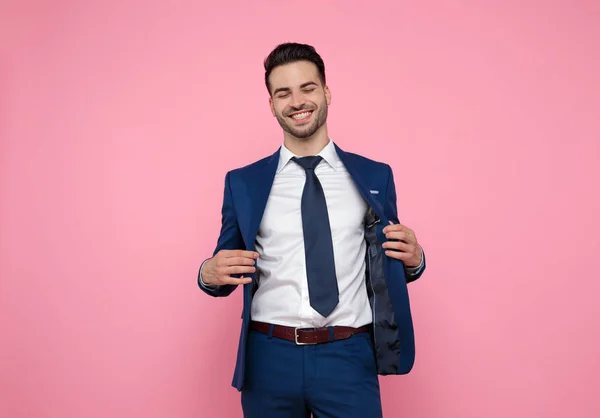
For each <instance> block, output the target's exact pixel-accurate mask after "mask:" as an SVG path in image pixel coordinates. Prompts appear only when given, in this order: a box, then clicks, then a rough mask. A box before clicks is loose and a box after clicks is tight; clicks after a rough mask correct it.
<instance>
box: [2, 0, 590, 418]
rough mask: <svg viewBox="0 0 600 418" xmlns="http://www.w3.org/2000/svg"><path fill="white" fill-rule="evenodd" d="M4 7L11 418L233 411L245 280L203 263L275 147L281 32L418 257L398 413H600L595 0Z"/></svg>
mask: <svg viewBox="0 0 600 418" xmlns="http://www.w3.org/2000/svg"><path fill="white" fill-rule="evenodd" d="M13 3H15V5H9V4H6V2H3V3H2V6H1V7H2V8H1V9H0V53H1V61H0V138H1V142H0V146H1V148H0V187H1V188H0V192H1V195H0V205H1V206H0V340H1V344H0V416H2V417H7V418H31V417H39V418H50V417H57V418H58V417H60V418H80V417H86V418H96V417H146V418H155V417H178V418H185V417H238V416H241V409H240V407H239V395H238V393H237V392H236V391H235V390H234V389H233V388H231V387H230V382H231V374H232V370H233V365H234V361H235V351H236V344H237V339H238V331H239V324H240V318H239V316H240V310H241V293H240V292H236V293H234V295H232V296H231V297H230V298H228V299H219V300H215V299H211V298H209V297H207V296H205V295H204V294H203V293H201V291H200V290H199V289H198V288H197V286H196V272H197V268H198V265H199V263H200V262H201V261H202V260H203V259H204V258H205V257H206V256H207V255H210V254H211V253H212V250H213V247H214V245H215V242H216V238H217V233H218V230H219V222H220V213H219V210H220V205H221V198H222V187H223V178H224V175H225V172H226V171H227V170H228V169H231V168H234V167H237V166H240V165H244V164H246V163H248V162H251V161H254V160H256V159H259V158H262V157H263V156H265V155H267V154H270V153H272V152H273V151H274V150H275V148H276V147H277V146H278V145H279V144H280V142H281V134H280V129H279V127H278V125H277V123H276V121H275V120H274V119H273V118H272V117H271V116H270V113H269V110H268V103H267V96H266V91H265V88H264V86H263V79H262V77H263V70H262V67H261V64H262V59H263V58H264V57H265V56H266V54H267V53H268V52H269V50H270V49H271V48H272V47H274V46H275V44H277V43H278V42H282V41H287V40H295V41H302V42H308V43H313V44H314V45H316V47H317V48H318V50H319V51H320V52H321V53H322V55H323V57H324V59H325V61H326V65H327V70H328V77H329V84H330V86H331V90H332V94H333V103H332V107H331V109H330V128H331V135H332V137H333V138H334V140H336V141H337V142H338V143H339V144H340V145H341V146H342V147H343V148H346V149H349V150H352V151H355V152H359V153H363V154H365V155H367V156H369V157H371V158H374V159H378V160H384V161H387V162H388V163H390V164H391V165H392V167H393V168H394V170H395V173H396V179H397V180H396V183H397V189H398V190H397V191H398V196H399V202H398V205H399V210H400V217H401V220H403V221H404V222H405V223H406V224H407V225H408V226H410V227H411V228H413V229H415V230H416V231H417V233H418V237H419V239H420V241H421V242H422V244H423V246H424V247H425V249H426V251H427V254H428V260H429V269H428V271H427V273H426V274H425V276H424V277H423V278H422V279H421V280H420V281H419V282H417V283H414V284H412V285H411V286H410V290H411V296H412V304H413V310H414V318H415V326H416V333H417V334H416V337H417V353H418V354H417V360H416V365H415V368H414V370H413V372H412V373H411V374H410V375H408V376H403V377H386V378H382V379H381V381H382V390H383V403H384V412H385V416H386V417H412V418H442V417H443V418H470V417H477V418H481V417H485V418H496V417H507V416H510V417H527V418H534V417H539V418H555V417H556V418H558V417H560V418H565V417H569V418H576V417H577V418H584V417H585V418H592V417H598V416H600V400H599V396H598V391H599V388H600V364H599V355H598V351H599V349H598V344H599V343H600V324H599V319H600V305H599V304H598V302H597V298H598V293H599V291H600V285H599V282H600V266H599V259H600V257H599V256H598V253H599V252H600V245H599V238H598V236H599V233H600V230H599V223H600V222H599V221H598V213H599V212H600V200H599V198H598V189H599V186H598V183H599V179H600V168H599V164H598V157H599V156H600V128H599V122H598V119H599V114H600V99H599V93H600V84H599V81H598V74H600V59H599V51H600V49H599V48H598V45H599V41H600V25H599V24H598V22H599V21H600V6H599V3H598V2H594V1H591V0H590V1H566V0H564V1H553V2H548V1H543V2H542V1H539V2H535V1H502V2H500V1H495V2H492V1H489V2H454V4H451V2H444V1H425V2H416V3H419V5H416V6H415V5H414V4H409V2H396V1H394V2H370V3H368V6H364V5H358V4H355V5H353V4H352V3H350V2H347V1H321V2H311V1H309V2H302V3H301V4H297V3H293V2H281V1H280V2H257V1H253V2H242V1H238V2H231V1H219V2H210V3H207V2H187V3H174V2H167V1H163V2H142V1H138V2H123V1H111V2H106V1H102V2H99V1H98V2H89V1H86V2H81V1H55V2H41V1H39V2H36V1H33V2H13ZM413 3H415V2H413Z"/></svg>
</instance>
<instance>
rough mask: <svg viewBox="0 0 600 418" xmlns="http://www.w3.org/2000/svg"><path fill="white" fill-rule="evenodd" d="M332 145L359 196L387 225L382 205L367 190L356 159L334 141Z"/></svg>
mask: <svg viewBox="0 0 600 418" xmlns="http://www.w3.org/2000/svg"><path fill="white" fill-rule="evenodd" d="M334 145H335V149H336V152H337V154H338V156H339V157H340V160H342V162H343V163H344V166H345V167H346V169H347V170H348V173H350V176H351V177H352V180H353V181H354V184H356V187H357V188H358V191H359V192H360V194H361V196H362V197H363V199H365V201H366V202H367V203H368V205H369V206H370V207H371V209H373V212H374V213H375V214H376V215H377V216H378V217H379V219H381V220H382V222H383V225H384V226H385V225H387V224H388V221H387V218H386V217H385V213H384V210H383V207H382V206H381V204H380V203H379V202H378V201H377V200H376V199H375V198H374V197H373V195H372V194H371V192H370V191H369V188H368V187H367V186H366V185H365V183H364V177H365V175H364V174H363V173H362V167H361V166H360V165H359V164H357V161H356V159H355V158H353V157H352V155H351V154H348V153H346V152H344V151H343V150H342V149H341V148H340V147H338V145H337V144H335V143H334Z"/></svg>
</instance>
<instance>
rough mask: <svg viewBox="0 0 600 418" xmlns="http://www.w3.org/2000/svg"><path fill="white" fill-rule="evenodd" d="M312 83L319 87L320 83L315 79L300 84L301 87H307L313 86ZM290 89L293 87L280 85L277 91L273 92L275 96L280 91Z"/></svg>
mask: <svg viewBox="0 0 600 418" xmlns="http://www.w3.org/2000/svg"><path fill="white" fill-rule="evenodd" d="M312 85H314V86H317V87H319V85H318V84H317V83H315V82H314V81H308V82H306V83H304V84H302V85H300V88H301V89H303V88H305V87H308V86H312ZM290 90H291V89H290V88H289V87H279V88H278V89H275V91H274V92H273V96H275V95H276V94H277V93H279V92H282V91H290Z"/></svg>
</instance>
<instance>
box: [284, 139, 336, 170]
mask: <svg viewBox="0 0 600 418" xmlns="http://www.w3.org/2000/svg"><path fill="white" fill-rule="evenodd" d="M317 155H320V156H321V157H323V160H324V161H326V162H327V164H329V165H330V166H331V168H333V169H334V170H335V171H337V163H338V162H339V160H340V159H339V157H338V155H337V152H335V147H334V145H333V141H331V140H329V142H328V143H327V145H325V148H323V149H322V150H321V151H320V152H319V153H318V154H317ZM293 157H297V158H300V157H299V156H298V155H295V154H294V153H293V152H292V151H290V150H289V149H288V148H287V147H286V146H285V144H281V149H280V151H279V165H278V166H277V173H279V172H280V171H281V170H283V167H285V166H286V164H287V163H288V162H290V160H291V159H292V158H293Z"/></svg>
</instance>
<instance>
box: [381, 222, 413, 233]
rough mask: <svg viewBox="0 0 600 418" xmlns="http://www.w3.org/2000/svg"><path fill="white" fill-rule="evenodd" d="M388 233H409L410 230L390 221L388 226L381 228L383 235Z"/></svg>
mask: <svg viewBox="0 0 600 418" xmlns="http://www.w3.org/2000/svg"><path fill="white" fill-rule="evenodd" d="M389 231H404V232H409V231H411V229H410V228H409V227H407V226H404V225H402V224H393V223H392V222H391V221H390V225H388V226H386V227H385V228H383V233H384V234H385V233H386V232H389Z"/></svg>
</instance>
